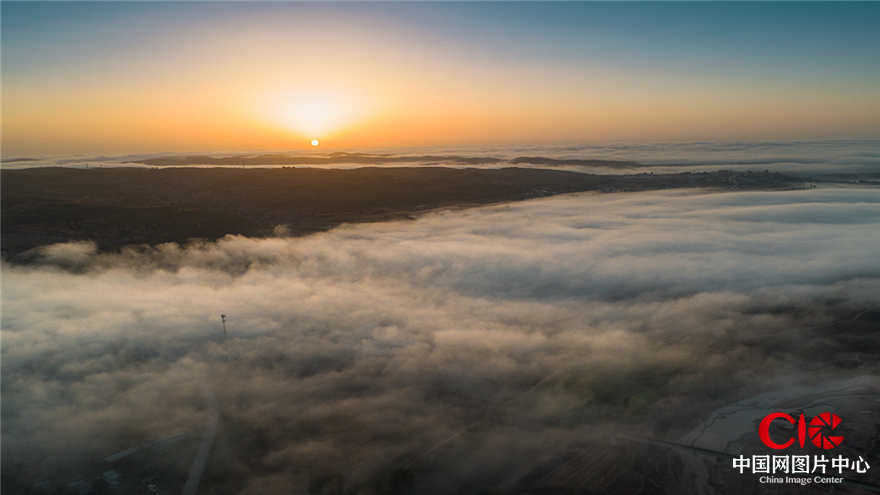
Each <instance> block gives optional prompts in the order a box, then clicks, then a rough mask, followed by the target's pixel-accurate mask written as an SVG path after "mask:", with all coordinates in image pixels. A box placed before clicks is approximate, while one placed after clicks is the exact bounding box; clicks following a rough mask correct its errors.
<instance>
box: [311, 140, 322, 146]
mask: <svg viewBox="0 0 880 495" xmlns="http://www.w3.org/2000/svg"><path fill="white" fill-rule="evenodd" d="M319 144H321V142H320V141H318V140H317V139H312V146H317V145H319Z"/></svg>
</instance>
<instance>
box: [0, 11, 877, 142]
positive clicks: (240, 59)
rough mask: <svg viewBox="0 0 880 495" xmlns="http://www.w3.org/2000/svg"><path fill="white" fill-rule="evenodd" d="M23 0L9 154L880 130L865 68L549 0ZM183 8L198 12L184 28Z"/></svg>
mask: <svg viewBox="0 0 880 495" xmlns="http://www.w3.org/2000/svg"><path fill="white" fill-rule="evenodd" d="M218 5H219V4H218ZM34 8H35V7H30V9H31V10H28V8H26V7H17V8H15V9H12V8H10V7H8V6H4V16H3V22H4V26H3V27H4V45H3V52H4V53H3V55H4V67H3V68H4V70H3V95H2V103H3V115H2V116H3V154H4V156H11V155H21V154H28V153H68V152H102V153H103V152H150V151H195V150H224V151H235V150H274V149H283V150H289V149H296V148H310V146H309V141H310V140H311V139H312V138H318V139H320V140H321V143H322V146H323V147H324V148H339V149H345V148H367V147H373V146H376V147H388V146H428V145H478V144H504V143H518V144H542V143H572V142H597V141H607V140H642V139H767V138H814V137H876V136H878V135H880V119H878V117H877V116H878V115H880V98H878V94H880V90H878V85H875V83H876V82H877V78H878V76H877V70H876V68H868V69H867V70H866V69H865V68H864V67H861V68H860V69H858V70H860V71H862V72H863V73H864V74H861V76H860V77H855V76H853V77H844V76H847V74H841V73H840V72H839V71H837V72H834V71H830V70H827V69H825V68H823V67H822V66H820V65H818V64H816V61H815V60H813V61H811V60H810V59H809V58H808V57H807V56H806V55H804V54H800V53H792V54H787V53H785V54H780V56H782V55H786V56H788V57H789V58H787V59H784V60H786V61H787V63H788V65H783V66H781V67H780V66H778V65H777V66H774V65H773V64H772V62H774V61H773V60H772V59H770V60H764V58H761V59H760V60H759V62H760V63H758V62H756V61H755V60H752V59H750V58H749V57H750V55H749V54H748V53H742V54H740V53H737V52H735V51H734V50H735V48H734V47H735V45H731V47H730V48H729V50H731V55H730V56H729V57H728V58H731V59H732V60H729V61H728V62H729V63H728V64H727V65H725V64H724V63H723V62H724V61H716V59H717V58H718V57H719V54H722V55H723V54H725V53H727V52H724V50H725V46H724V43H721V44H720V45H719V46H718V47H717V49H718V50H719V51H716V52H711V51H708V50H705V49H704V48H703V47H701V46H700V45H698V44H697V43H696V41H695V42H694V44H693V48H690V47H689V45H682V44H680V43H673V42H670V41H669V40H667V39H666V38H663V37H662V36H661V37H659V38H658V39H656V40H649V39H645V40H641V41H639V40H636V41H639V42H631V41H630V40H629V38H626V36H623V35H621V34H620V33H618V32H617V31H616V29H615V28H616V27H615V25H614V22H617V21H619V19H617V18H616V17H614V16H613V15H611V14H608V15H607V16H606V17H607V19H606V18H604V17H603V18H602V23H601V24H597V26H598V27H601V28H604V31H602V32H601V33H599V34H595V31H596V30H595V29H594V30H590V29H588V27H587V26H581V24H577V23H571V25H569V23H567V17H566V16H567V15H568V14H569V13H568V12H565V11H564V9H565V7H560V6H556V7H553V8H554V9H563V11H561V12H553V11H551V12H550V13H549V14H548V15H550V14H552V15H553V16H554V17H552V18H548V20H547V22H557V24H558V25H557V26H556V27H555V28H553V29H550V28H548V27H547V26H541V27H534V25H533V24H530V23H526V22H525V21H526V20H527V15H526V14H528V12H525V13H522V12H519V11H518V10H517V9H522V8H525V7H510V6H509V7H506V8H507V9H509V10H511V11H514V13H515V14H517V15H522V17H523V18H522V19H520V18H519V17H516V16H514V15H513V14H510V17H509V18H505V19H506V20H505V19H501V20H498V19H497V16H496V17H489V16H487V17H486V18H485V19H482V18H480V17H478V16H477V17H475V16H474V12H470V11H467V9H477V7H460V8H458V10H456V9H455V8H452V7H447V8H444V9H440V8H439V7H436V8H435V10H432V9H431V8H429V7H424V6H423V7H421V8H415V7H412V8H410V7H408V8H410V9H414V10H412V11H411V12H404V13H399V12H397V11H390V10H388V9H383V8H379V6H377V5H373V6H369V5H367V6H363V5H362V6H353V5H350V4H349V5H348V6H346V5H336V6H326V7H321V8H318V7H315V6H308V5H299V6H297V5H296V4H283V5H276V6H275V7H271V6H265V5H261V6H256V5H255V6H253V7H251V8H248V7H246V6H244V7H243V6H237V7H236V8H237V9H248V10H244V11H241V10H237V11H235V12H226V11H225V10H224V9H231V8H232V7H222V6H215V7H213V8H209V7H201V8H202V9H208V11H202V10H199V9H200V7H198V6H186V7H174V6H169V7H162V8H160V7H158V6H154V7H150V6H149V5H146V6H144V5H141V6H137V7H123V6H119V5H114V4H107V5H99V6H93V8H92V9H91V10H89V11H87V12H80V11H79V10H77V5H76V4H74V5H73V6H67V7H64V8H66V9H70V12H68V13H67V15H66V16H62V15H61V14H63V13H59V12H57V11H56V10H57V9H49V8H48V7H42V10H39V11H32V10H33V9H34ZM59 8H60V7H59ZM571 8H574V7H571ZM102 9H104V10H107V12H104V11H103V10H102ZM169 9H170V11H169ZM175 9H176V10H180V9H183V10H181V11H179V12H178V11H176V10H175ZM267 9H269V10H268V11H266V10H267ZM272 9H275V10H277V12H276V11H273V10H272ZM322 9H323V10H322ZM327 9H331V10H332V11H330V12H328V11H327ZM479 9H490V10H492V9H496V10H498V12H494V10H493V11H492V12H489V13H493V14H499V13H507V10H505V7H504V6H503V5H497V6H495V7H489V6H483V7H479ZM577 9H578V13H579V14H582V15H585V16H586V17H585V18H584V19H585V21H584V22H586V20H594V21H595V22H599V21H596V20H595V18H596V17H597V15H598V14H596V13H595V12H593V10H590V9H589V8H587V7H584V6H577ZM583 9H587V10H585V11H584V12H581V10H583ZM19 10H21V11H19ZM131 10H136V11H131ZM404 10H406V9H404ZM438 10H439V11H441V12H440V13H441V14H442V15H439V16H433V17H432V15H434V14H435V13H436V11H438ZM459 10H465V11H466V12H459ZM540 12H542V13H543V12H544V10H541V11H540ZM476 13H477V14H479V13H482V10H480V11H479V12H476ZM626 13H627V12H624V14H626ZM628 13H629V14H630V15H632V13H633V12H628ZM331 14H332V15H331ZM571 15H574V14H571ZM615 15H616V14H615ZM621 15H622V14H621ZM28 16H30V17H28ZM53 16H57V17H58V18H55V17H53ZM102 16H103V17H102ZM188 16H190V17H193V19H198V20H199V22H198V23H195V24H193V26H195V27H194V28H190V29H182V30H178V29H177V26H176V24H175V23H176V22H179V21H180V22H182V21H181V19H182V20H187V17H188ZM340 16H342V17H340ZM434 17H440V19H439V20H437V19H434ZM108 18H112V19H110V20H108ZM23 19H25V20H29V21H30V22H29V23H25V24H27V25H28V26H29V29H30V30H29V31H25V30H23V29H20V28H17V26H19V25H21V24H22V22H23ZM279 19H283V20H285V21H287V22H281V21H280V20H279ZM554 19H555V21H554ZM615 19H617V21H615ZM16 20H18V21H19V23H18V24H14V21H16ZM484 20H485V21H486V22H487V23H489V24H483V23H481V22H482V21H484ZM307 21H308V22H307ZM459 21H460V22H459ZM466 21H467V22H470V23H471V24H473V25H471V24H467V22H466ZM643 21H646V20H643ZM609 23H610V24H609ZM187 25H189V24H187ZM679 29H682V30H683V29H684V28H682V27H679ZM729 29H737V28H731V27H729ZM683 32H684V31H683ZM591 33H594V34H591ZM660 34H663V33H659V34H658V33H653V36H659V35H660ZM795 34H799V33H795ZM648 35H652V33H651V32H648V33H647V34H645V35H644V36H648ZM590 36H593V38H589V37H590ZM618 38H620V39H618ZM722 41H724V40H722ZM734 41H735V40H734ZM630 42H631V43H632V46H628V45H627V44H626V43H630ZM650 42H653V44H652V43H650ZM715 42H716V43H718V40H715ZM663 43H667V44H668V46H663ZM814 53H815V52H814ZM802 55H803V56H802ZM856 55H858V54H856ZM756 56H757V55H756ZM761 56H762V57H763V55H761ZM658 57H659V58H658ZM663 57H667V58H663ZM737 57H739V58H737ZM853 58H855V59H854V60H852V61H850V62H849V63H852V64H857V63H859V60H857V58H858V57H855V56H853ZM736 63H739V64H740V65H736ZM829 63H830V62H829ZM730 64H733V65H730ZM811 70H813V71H814V72H813V73H811V72H810V71H811ZM853 70H856V69H855V68H854V69H853ZM805 75H806V76H810V77H805Z"/></svg>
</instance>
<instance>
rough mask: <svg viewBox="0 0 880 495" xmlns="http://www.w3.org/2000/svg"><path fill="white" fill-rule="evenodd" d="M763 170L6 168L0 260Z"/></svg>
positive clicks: (721, 181)
mask: <svg viewBox="0 0 880 495" xmlns="http://www.w3.org/2000/svg"><path fill="white" fill-rule="evenodd" d="M799 182H800V181H799V180H797V179H794V178H792V177H789V176H785V175H782V174H777V173H768V172H727V171H722V172H712V173H679V174H657V175H654V174H637V175H593V174H581V173H575V172H567V171H560V170H546V169H527V168H503V169H493V170H487V169H474V168H466V169H456V168H446V167H420V168H413V167H395V168H381V167H380V168H376V167H373V168H370V167H365V168H357V169H349V170H340V169H315V168H274V169H269V168H261V169H254V168H250V169H247V168H185V167H184V168H166V169H144V168H99V169H71V168H61V167H49V168H32V169H22V170H2V253H3V257H4V258H5V259H7V260H11V261H25V260H26V256H25V257H21V256H20V255H22V254H23V253H25V252H26V251H28V250H30V249H33V248H35V247H38V246H43V245H46V244H52V243H57V242H67V241H76V240H92V241H95V242H96V243H97V245H98V248H99V249H101V250H118V249H120V248H122V247H124V246H126V245H131V244H150V245H155V244H159V243H163V242H186V241H188V240H190V239H191V238H200V239H218V238H220V237H223V236H224V235H226V234H241V235H247V236H257V237H259V236H269V235H273V231H274V229H275V227H276V226H278V225H283V226H285V227H286V229H285V230H286V232H287V233H289V234H290V235H304V234H309V233H313V232H319V231H322V230H327V229H330V228H332V227H335V226H337V225H339V224H342V223H350V222H372V221H382V220H392V219H402V218H411V217H412V215H416V214H418V213H421V212H425V211H428V210H432V209H436V208H447V207H454V206H474V205H484V204H490V203H498V202H503V201H516V200H522V199H529V198H534V197H540V196H549V195H552V194H560V193H570V192H578V191H644V190H653V189H665V188H681V187H701V188H726V189H738V188H741V189H769V188H785V187H790V185H792V184H795V183H799Z"/></svg>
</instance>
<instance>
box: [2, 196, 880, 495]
mask: <svg viewBox="0 0 880 495" xmlns="http://www.w3.org/2000/svg"><path fill="white" fill-rule="evenodd" d="M279 231H283V228H281V229H279ZM878 252H880V194H878V191H877V189H856V188H848V189H844V188H839V189H824V188H820V189H816V190H808V191H789V192H743V193H705V192H700V191H674V192H656V193H638V194H635V193H633V194H626V193H624V194H576V195H569V196H561V197H553V198H546V199H538V200H532V201H526V202H520V203H514V204H508V205H502V206H495V207H488V208H479V209H470V210H458V211H448V212H442V213H436V214H431V215H428V216H426V217H423V218H421V219H418V220H415V221H403V222H389V223H378V224H362V225H353V226H344V227H342V228H338V229H335V230H333V231H330V232H327V233H324V234H320V235H313V236H309V237H305V238H273V239H249V238H243V237H227V238H224V239H222V240H220V241H218V242H216V243H204V244H193V245H190V246H187V247H178V246H176V245H163V246H159V247H157V248H154V249H149V250H139V251H135V250H131V251H127V252H124V253H122V254H96V253H95V252H94V247H93V246H92V245H90V244H89V243H75V244H64V245H54V246H50V247H47V248H44V249H43V257H42V262H40V263H38V264H37V265H33V266H10V265H4V266H3V294H2V299H3V350H2V358H3V361H2V372H3V383H2V387H3V388H2V395H3V403H2V407H3V417H2V419H3V425H2V431H3V446H2V449H3V452H2V453H3V473H4V474H3V476H4V478H6V483H9V484H10V485H9V486H11V484H22V485H27V484H30V483H33V482H35V481H37V480H46V479H50V480H51V479H55V478H63V481H65V482H66V481H69V480H73V479H76V477H77V476H81V475H80V474H77V473H79V472H80V471H82V470H87V469H89V465H90V463H94V462H98V461H100V460H101V459H103V458H104V457H105V456H108V455H110V454H112V453H114V452H118V451H121V450H124V449H127V448H130V447H132V446H137V445H141V444H144V443H145V442H149V441H151V440H154V439H157V438H161V437H164V436H167V435H171V434H174V433H178V432H189V433H191V434H193V435H194V436H195V437H196V438H198V437H199V436H200V435H201V432H202V431H203V429H204V425H205V423H206V421H207V418H208V417H209V415H210V414H211V411H212V410H216V411H217V412H219V418H220V420H219V427H218V433H217V441H216V442H215V443H214V444H213V447H212V450H211V452H210V458H209V461H208V467H207V471H206V473H205V476H204V481H203V483H209V482H210V479H211V478H212V477H218V476H226V477H228V479H234V480H236V481H235V482H230V483H229V484H227V485H225V489H226V490H227V491H228V492H235V491H238V490H243V491H247V490H251V491H252V492H253V493H259V492H263V493H267V492H278V493H290V492H293V491H296V490H297V489H301V487H302V486H303V483H306V482H305V481H303V480H304V479H306V477H308V480H310V481H309V482H311V483H314V480H315V479H317V478H320V477H322V476H324V477H331V478H332V477H333V476H336V475H341V477H342V479H343V480H344V481H342V482H341V483H343V484H344V487H345V490H347V491H357V490H358V489H359V488H358V487H363V491H364V492H369V491H370V490H374V491H381V490H383V488H381V487H386V488H387V487H388V486H391V485H393V483H395V481H394V480H391V481H389V479H390V478H393V477H394V476H397V475H398V474H396V473H401V472H405V473H410V474H407V475H406V476H410V478H407V479H406V481H407V483H409V485H407V486H410V487H411V488H412V489H413V492H414V493H448V492H451V491H456V490H464V491H465V492H471V491H476V488H482V487H486V486H494V487H502V488H503V487H510V486H515V484H516V483H517V482H519V480H521V478H522V477H523V476H524V475H526V474H527V473H528V472H529V470H530V469H532V468H533V467H534V466H535V465H536V464H537V463H539V462H542V461H544V460H547V459H551V458H552V457H553V456H554V455H557V454H559V453H560V452H561V451H563V449H565V448H567V447H568V446H569V445H571V444H572V443H574V442H582V441H584V440H585V439H587V438H590V437H591V436H595V435H600V434H605V433H609V432H615V433H621V432H627V433H631V434H633V435H640V436H643V437H647V438H656V439H663V440H669V441H680V440H681V439H682V438H683V437H684V436H685V435H686V434H687V433H688V432H689V431H690V430H692V429H693V428H694V427H695V426H696V425H698V424H700V422H701V421H702V420H704V419H705V418H706V417H707V416H708V415H710V414H712V411H715V410H717V409H719V408H721V407H723V406H725V405H727V404H730V403H732V402H735V401H738V400H742V399H745V398H748V397H750V396H754V395H756V394H759V393H764V392H769V391H774V390H778V389H781V388H784V387H791V386H795V385H802V386H806V387H810V386H813V385H816V384H821V383H828V382H832V381H837V380H845V379H853V378H858V377H862V378H864V377H869V379H870V380H873V379H874V378H875V377H877V375H878V373H880V370H878V368H880V366H878V364H880V363H878V361H877V356H878V351H880V337H878V333H877V330H878V328H877V325H878V322H880V319H878V317H877V315H876V312H877V311H878V305H880V263H878ZM221 314H225V315H227V327H228V328H227V330H228V337H227V338H226V339H225V340H224V339H223V328H222V326H221V321H220V315H221ZM840 322H851V323H852V322H855V323H853V324H843V325H842V324H840ZM875 383H876V382H875ZM756 419H757V418H756ZM713 448H714V447H713ZM413 473H414V474H413ZM181 476H183V477H185V473H182V475H181ZM398 481H399V480H398ZM369 487H372V488H369ZM376 487H379V488H376ZM467 487H471V488H475V489H474V490H470V489H468V488H467ZM368 488H369V489H368ZM220 491H221V492H222V491H223V490H220Z"/></svg>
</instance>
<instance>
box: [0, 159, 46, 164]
mask: <svg viewBox="0 0 880 495" xmlns="http://www.w3.org/2000/svg"><path fill="white" fill-rule="evenodd" d="M35 161H37V159H36V158H4V159H3V160H2V162H3V163H15V162H35Z"/></svg>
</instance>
